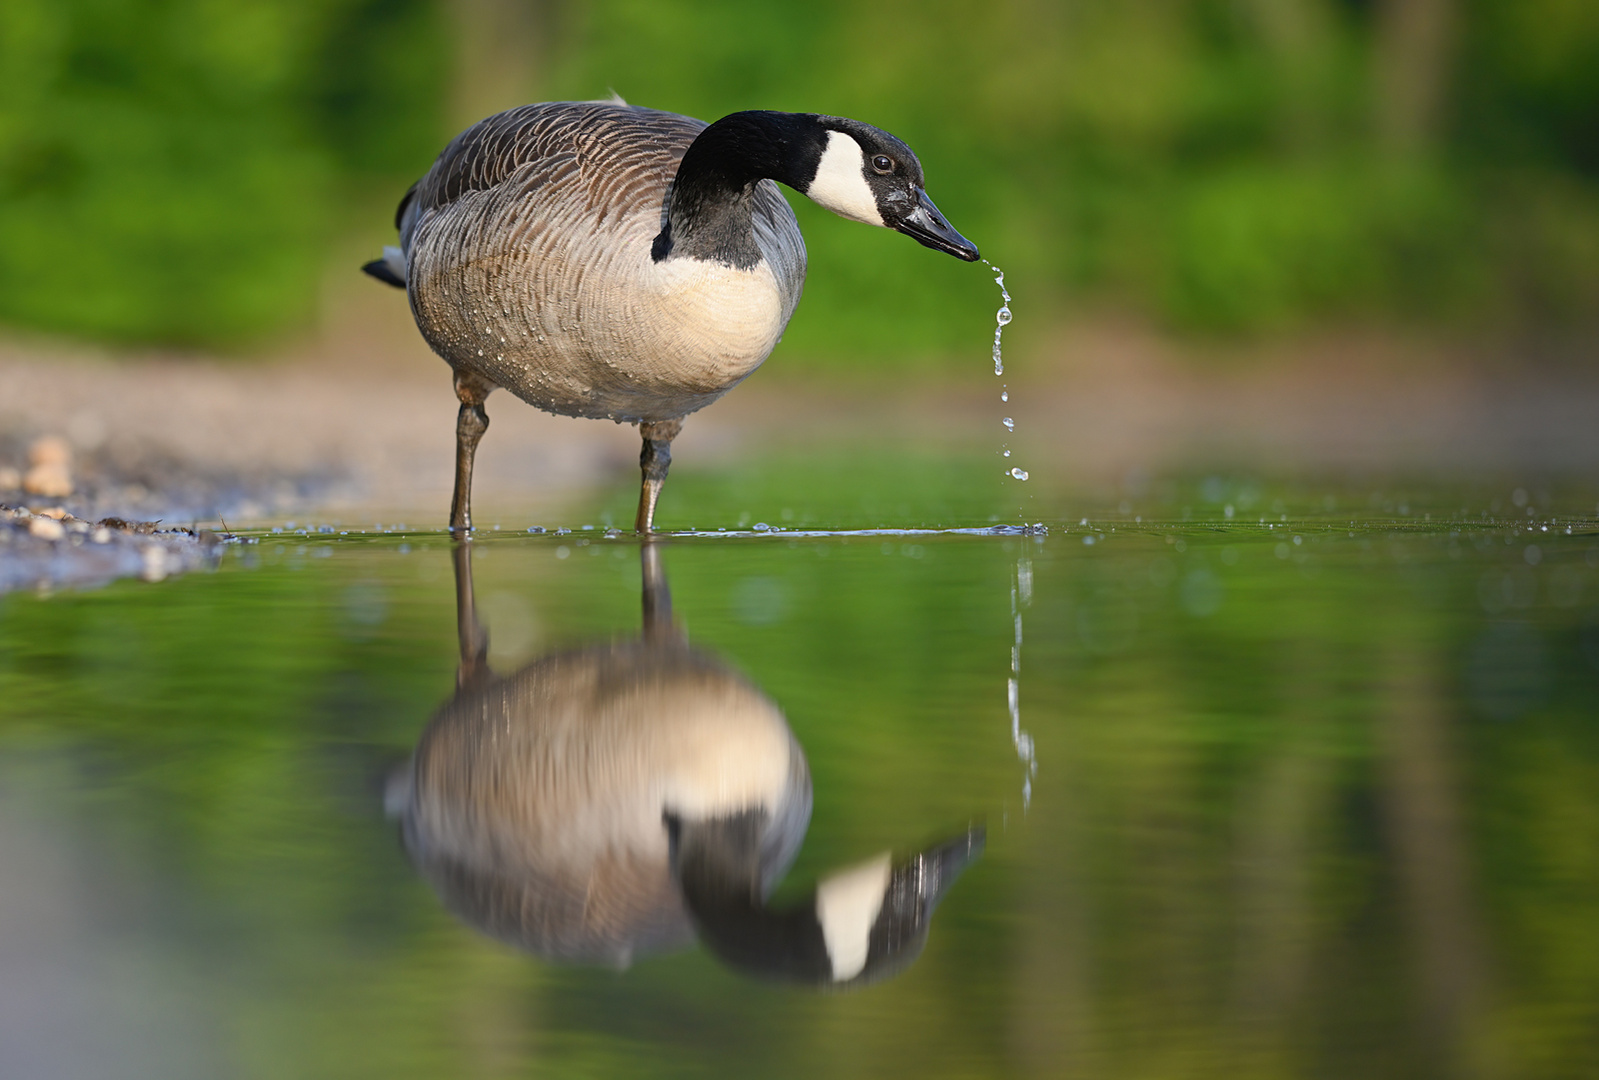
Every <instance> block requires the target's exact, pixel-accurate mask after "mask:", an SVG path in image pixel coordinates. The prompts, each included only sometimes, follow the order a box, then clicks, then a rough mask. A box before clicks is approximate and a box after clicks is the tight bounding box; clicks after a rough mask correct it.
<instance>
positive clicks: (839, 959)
mask: <svg viewBox="0 0 1599 1080" xmlns="http://www.w3.org/2000/svg"><path fill="white" fill-rule="evenodd" d="M891 869H892V868H891V866H890V864H889V855H888V852H886V851H885V852H883V854H881V855H879V856H878V857H877V858H875V859H872V860H870V861H869V862H865V863H862V864H860V865H859V866H853V867H850V868H849V869H848V870H841V871H839V872H838V873H836V874H830V875H828V877H827V878H826V879H825V880H824V881H822V883H821V884H820V885H818V886H817V888H816V921H817V922H819V923H821V924H822V941H823V943H824V944H826V946H827V958H828V960H829V961H831V963H832V966H833V981H834V982H845V981H847V980H849V979H853V978H854V977H855V976H857V975H859V974H860V973H861V971H862V970H864V969H865V967H866V957H867V952H868V950H869V949H870V946H871V941H872V925H873V924H874V923H876V922H877V914H878V912H880V911H882V910H883V896H884V894H885V893H886V892H887V891H888V879H889V875H890V871H891Z"/></svg>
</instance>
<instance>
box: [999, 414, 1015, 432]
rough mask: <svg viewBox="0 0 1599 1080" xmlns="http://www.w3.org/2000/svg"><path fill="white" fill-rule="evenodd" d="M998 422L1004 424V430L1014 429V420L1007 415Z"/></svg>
mask: <svg viewBox="0 0 1599 1080" xmlns="http://www.w3.org/2000/svg"><path fill="white" fill-rule="evenodd" d="M1000 423H1001V424H1004V425H1005V430H1006V431H1015V430H1016V421H1014V420H1012V419H1011V418H1010V417H1008V416H1007V417H1005V419H1003V420H1001V421H1000Z"/></svg>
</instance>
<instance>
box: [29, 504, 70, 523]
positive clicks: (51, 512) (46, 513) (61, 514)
mask: <svg viewBox="0 0 1599 1080" xmlns="http://www.w3.org/2000/svg"><path fill="white" fill-rule="evenodd" d="M34 513H35V514H38V515H39V516H40V517H47V518H55V519H56V520H57V521H61V520H62V519H64V518H66V517H69V516H70V515H69V514H68V513H67V508H66V507H64V506H47V507H45V508H44V509H43V510H35V511H34Z"/></svg>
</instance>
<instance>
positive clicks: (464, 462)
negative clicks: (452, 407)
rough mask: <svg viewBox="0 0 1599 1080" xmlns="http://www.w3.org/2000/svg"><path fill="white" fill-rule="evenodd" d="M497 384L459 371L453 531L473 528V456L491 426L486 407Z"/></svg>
mask: <svg viewBox="0 0 1599 1080" xmlns="http://www.w3.org/2000/svg"><path fill="white" fill-rule="evenodd" d="M493 389H494V387H493V386H492V385H490V384H489V383H486V382H484V381H483V380H482V379H479V378H478V377H477V376H475V375H467V374H464V373H462V372H459V371H457V372H456V373H455V396H456V397H458V398H460V399H461V411H460V413H459V414H458V415H457V417H456V420H455V496H454V497H453V498H452V499H451V500H450V531H451V532H452V533H457V534H461V533H469V532H471V531H472V459H473V458H474V457H475V456H476V455H477V444H478V442H479V440H481V439H482V438H483V433H484V432H485V431H487V430H488V429H489V414H488V413H487V412H485V411H484V409H483V402H484V401H485V400H487V398H488V396H489V391H491V390H493Z"/></svg>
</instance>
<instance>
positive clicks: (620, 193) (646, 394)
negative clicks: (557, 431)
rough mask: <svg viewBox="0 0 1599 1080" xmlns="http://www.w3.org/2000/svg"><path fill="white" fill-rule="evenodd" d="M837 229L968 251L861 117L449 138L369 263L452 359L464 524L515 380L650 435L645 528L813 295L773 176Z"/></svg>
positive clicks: (479, 130)
mask: <svg viewBox="0 0 1599 1080" xmlns="http://www.w3.org/2000/svg"><path fill="white" fill-rule="evenodd" d="M774 181H776V182H780V183H783V184H786V185H788V186H789V187H791V188H794V189H795V190H796V191H799V192H801V193H802V194H804V195H806V196H807V197H809V198H810V199H811V200H813V201H814V202H816V203H818V204H820V205H821V206H824V207H826V208H827V209H829V210H831V211H833V212H834V213H836V214H838V215H839V216H841V217H844V218H847V219H849V220H852V221H858V222H862V223H864V224H867V225H875V226H882V227H887V228H891V229H894V230H897V231H899V232H902V233H904V234H906V235H907V236H910V237H911V238H912V239H914V240H916V241H917V242H919V243H921V244H923V245H925V246H927V247H930V248H933V249H934V250H937V251H943V252H946V253H948V254H951V255H954V256H955V257H957V258H960V259H964V260H966V261H968V262H970V261H975V260H976V259H977V258H978V257H979V256H978V251H977V248H976V247H975V246H974V245H973V244H972V243H971V242H970V241H969V240H967V239H966V238H965V237H963V236H962V235H961V234H960V233H958V232H956V231H955V229H953V228H952V227H951V226H950V224H949V222H948V221H946V220H945V218H944V216H943V215H942V214H941V213H939V211H938V208H937V207H936V206H935V205H934V204H933V202H932V200H931V199H929V198H928V196H927V191H926V188H925V183H924V179H923V173H922V166H921V162H920V161H918V160H917V157H916V155H915V153H913V152H912V151H911V148H910V147H908V146H906V145H905V143H903V142H901V141H900V140H899V139H897V138H895V137H894V136H893V135H890V134H889V133H888V132H886V131H882V130H880V129H879V128H875V127H873V126H871V125H870V124H866V123H863V122H861V121H859V120H851V119H847V118H844V117H838V116H824V115H818V114H813V113H784V112H771V111H764V110H753V111H745V112H735V113H732V114H731V115H728V116H724V117H722V119H720V120H718V121H716V122H715V123H713V124H709V125H707V124H706V123H705V122H703V121H701V120H696V119H693V118H691V117H687V116H680V115H678V114H676V113H670V112H661V111H657V110H654V109H646V108H641V107H638V106H633V105H628V104H626V103H625V102H623V101H621V99H619V98H617V99H613V100H611V101H599V102H545V103H541V104H536V105H524V106H522V107H520V108H515V109H511V110H509V111H507V112H502V113H499V114H497V115H495V116H491V117H489V118H488V119H486V120H482V121H480V122H478V123H476V124H474V125H472V126H471V127H469V128H467V129H466V130H465V131H463V132H462V133H461V134H460V135H458V136H456V137H455V139H454V140H453V141H451V142H450V144H449V145H448V146H446V147H445V148H444V151H443V152H442V153H441V154H440V155H439V157H438V160H437V161H435V162H434V163H433V166H432V168H431V169H429V170H428V172H427V174H426V175H424V176H423V177H422V178H421V179H420V180H418V181H417V182H416V183H415V184H413V185H411V188H410V190H408V191H407V192H406V193H405V196H404V198H403V199H402V200H401V201H400V205H399V209H398V210H397V211H396V213H395V227H396V228H397V229H398V230H399V234H400V244H399V246H398V247H386V248H385V249H384V254H383V257H382V258H380V259H375V260H373V261H371V262H369V263H367V264H366V265H365V266H364V267H363V269H364V270H365V271H366V272H367V273H369V274H371V275H372V276H373V277H376V278H378V279H379V280H381V281H384V282H387V283H388V284H390V285H394V286H397V287H399V288H403V289H405V290H406V293H407V295H408V297H409V299H410V305H411V311H412V314H413V315H414V316H415V319H416V324H417V327H418V329H419V330H420V331H421V333H422V336H423V337H424V338H425V339H426V340H427V343H428V345H429V346H431V347H432V349H433V351H434V352H436V353H437V354H438V355H439V356H440V357H442V358H443V359H444V360H445V361H446V362H447V363H448V364H449V365H450V367H451V368H452V369H453V372H454V381H455V392H456V396H457V397H458V398H459V399H460V402H461V407H460V411H459V414H458V417H457V421H456V458H455V489H454V495H453V497H452V499H451V503H450V529H451V531H452V532H453V533H456V534H458V535H464V534H467V533H470V531H471V528H472V510H471V495H472V490H471V489H472V462H473V457H474V455H475V453H476V450H477V446H478V442H479V441H480V440H481V439H482V437H483V433H484V432H485V431H486V430H487V429H488V423H489V420H488V413H487V412H486V411H485V409H484V401H485V399H487V397H488V396H489V394H490V393H491V392H492V391H493V390H495V389H496V388H500V387H503V388H505V389H507V390H509V391H510V392H511V393H513V394H515V395H516V396H517V397H519V398H521V399H522V400H523V401H525V402H527V403H528V404H530V405H533V406H535V407H537V408H540V409H543V410H545V411H547V412H551V413H555V414H558V415H563V416H576V417H590V418H597V419H607V420H613V421H616V422H618V423H629V424H636V425H638V430H639V434H640V436H641V438H642V443H643V446H642V449H641V452H640V455H639V467H640V471H641V473H642V479H641V485H640V489H639V504H638V514H637V516H636V518H635V521H634V526H635V529H636V531H638V532H639V533H641V534H643V533H648V532H650V531H651V530H652V529H653V527H654V518H655V507H656V503H657V500H658V499H659V497H660V492H661V486H662V484H663V483H664V482H665V480H666V474H667V470H668V469H669V468H670V465H671V445H672V440H673V439H674V438H676V436H677V435H678V433H679V432H680V431H681V430H682V427H683V419H684V417H686V416H688V415H689V414H690V413H692V412H695V411H696V410H698V409H701V408H704V407H705V406H706V405H709V404H710V403H711V402H713V401H715V400H716V399H717V398H719V397H721V396H722V395H723V394H725V393H727V392H728V391H729V390H731V389H732V388H733V387H734V386H736V385H738V383H739V382H741V381H742V380H743V379H744V378H745V377H746V376H748V375H749V374H750V373H751V372H752V371H754V370H755V369H756V368H757V367H758V366H760V364H761V362H762V361H764V360H765V359H766V357H767V356H768V355H769V354H770V353H771V351H772V349H773V348H774V347H775V346H776V345H777V342H778V340H779V338H780V337H781V336H782V334H783V330H784V328H785V327H786V326H787V325H788V321H789V318H790V316H792V315H793V314H794V309H795V306H796V305H797V304H798V303H799V298H800V291H801V288H802V287H803V285H804V282H805V241H804V239H803V237H801V235H800V230H799V223H798V222H797V221H796V220H795V218H794V212H793V210H792V209H791V208H790V207H789V205H788V203H787V202H786V201H785V200H784V199H783V196H782V194H781V193H780V192H779V190H778V188H777V186H776V184H775V183H774Z"/></svg>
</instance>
